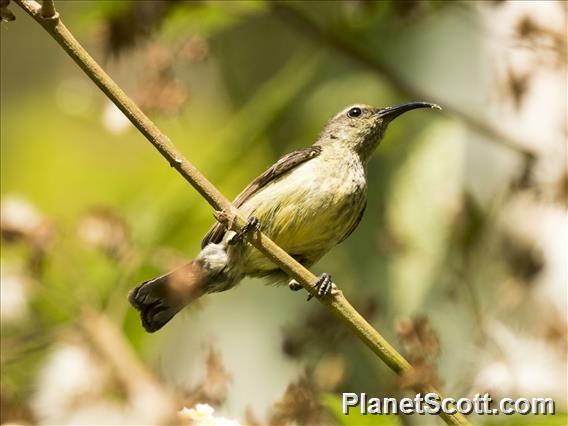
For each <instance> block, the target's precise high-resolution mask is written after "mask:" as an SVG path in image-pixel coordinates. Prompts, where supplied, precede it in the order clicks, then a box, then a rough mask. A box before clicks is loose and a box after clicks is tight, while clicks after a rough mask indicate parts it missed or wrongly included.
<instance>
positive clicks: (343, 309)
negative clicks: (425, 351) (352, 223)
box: [15, 0, 469, 425]
mask: <svg viewBox="0 0 568 426" xmlns="http://www.w3.org/2000/svg"><path fill="white" fill-rule="evenodd" d="M15 3H17V4H18V5H19V6H20V7H22V8H23V9H24V10H25V11H26V12H27V13H28V14H29V15H31V16H32V17H33V18H34V19H35V20H36V21H37V22H38V23H39V24H41V25H42V26H43V28H45V29H46V30H47V32H48V33H49V34H50V35H51V36H52V37H53V38H54V39H55V40H56V41H57V42H58V43H59V44H60V45H61V47H63V49H64V50H65V51H66V52H67V54H68V55H69V56H70V57H71V58H72V59H73V60H74V61H75V62H76V63H77V65H79V67H80V68H81V69H82V70H83V71H84V72H85V74H87V76H88V77H89V78H90V79H91V80H93V82H94V83H95V84H96V85H97V86H98V87H99V88H100V89H101V90H102V91H103V92H104V93H105V94H106V95H107V96H108V98H109V99H110V100H112V102H114V104H115V105H116V106H117V107H118V108H119V109H120V110H121V111H122V112H123V113H124V114H125V115H126V117H128V119H129V120H130V121H131V122H132V124H134V126H136V128H138V130H140V132H141V133H142V134H143V135H144V136H145V137H146V139H148V140H149V141H150V143H152V145H154V147H155V148H156V149H157V150H158V151H159V152H160V154H162V156H163V157H164V158H165V159H166V160H167V161H168V163H169V164H170V165H171V166H172V167H174V168H175V169H176V170H177V171H178V172H179V173H180V174H181V175H182V176H183V177H184V179H185V180H187V181H188V182H189V183H190V184H191V185H192V186H193V187H194V188H195V189H196V190H197V191H198V192H199V193H200V194H201V196H202V197H203V198H205V200H207V202H208V203H209V204H210V205H211V206H212V207H213V208H214V209H215V210H216V217H217V218H218V220H220V221H221V222H223V223H224V224H225V225H226V226H227V227H229V228H231V229H233V230H239V229H241V228H242V227H243V226H244V225H245V224H246V220H245V219H244V218H243V216H241V214H240V213H239V212H238V210H236V209H235V208H234V207H233V206H232V205H231V203H230V202H229V200H227V199H226V198H225V197H224V196H223V195H222V194H221V193H220V192H219V191H218V190H217V188H215V186H213V184H211V182H209V181H208V180H207V179H206V178H205V176H203V175H202V174H201V173H200V172H199V170H197V169H196V168H195V166H193V164H191V163H190V162H189V161H188V160H187V159H186V158H185V157H184V156H183V155H182V154H181V153H180V152H179V151H178V150H177V149H176V148H175V146H174V145H173V144H172V142H171V141H170V139H169V138H168V137H167V136H166V135H164V134H163V133H162V132H161V131H160V130H159V129H158V127H157V126H156V125H155V124H154V123H153V122H152V121H151V120H150V119H149V118H148V117H147V116H146V115H145V114H144V113H143V112H142V111H141V110H140V109H139V108H138V107H137V106H136V104H135V103H134V102H133V101H132V100H131V99H130V98H129V97H128V96H127V95H126V94H125V93H124V92H123V91H122V89H121V88H120V87H119V86H118V85H117V84H116V83H115V82H114V81H113V80H112V79H111V78H110V77H109V76H108V74H106V73H105V71H104V70H103V69H102V68H101V67H100V66H99V65H98V64H97V63H96V62H95V60H94V59H93V58H92V57H91V56H90V55H89V54H88V53H87V51H86V50H85V49H84V48H83V47H82V46H81V44H79V42H78V41H77V40H76V39H75V38H74V37H73V35H72V34H71V33H70V32H69V30H68V29H67V28H66V27H65V26H64V25H63V23H62V22H61V20H60V19H59V20H46V19H43V18H42V17H41V14H40V6H39V5H38V3H37V2H35V1H34V0H15ZM249 240H250V243H251V244H252V245H254V246H255V247H256V248H257V249H258V250H259V251H260V252H262V253H263V254H264V255H265V256H267V257H268V258H269V259H270V260H272V261H273V262H274V263H276V264H277V265H278V266H279V267H280V268H281V269H282V270H283V271H284V272H286V273H287V274H288V275H289V276H291V277H292V278H294V279H296V280H297V281H298V282H300V283H301V284H302V285H303V286H304V288H305V289H306V290H308V291H309V292H310V293H312V294H313V293H315V290H314V288H313V284H314V283H315V282H316V281H317V277H316V276H315V275H313V274H312V273H311V272H310V271H308V270H307V269H306V268H304V267H303V266H302V265H300V264H299V263H298V262H296V261H295V260H294V259H293V258H292V257H291V256H290V255H289V254H287V253H286V252H285V251H284V250H282V249H281V248H280V247H278V246H277V245H276V244H275V243H274V242H273V241H272V240H270V239H269V238H268V237H267V236H266V235H264V234H262V233H260V232H258V233H256V235H254V236H253V237H251V238H250V239H249ZM319 300H320V301H321V302H322V303H323V304H324V305H326V306H327V307H328V308H329V309H330V310H331V311H332V312H333V313H334V314H335V315H337V316H338V317H339V318H340V319H341V320H342V321H343V322H344V323H346V324H347V325H349V327H351V329H352V330H353V331H354V332H355V334H357V336H358V337H359V339H361V340H362V341H363V342H364V343H365V344H366V345H367V346H368V347H369V348H370V349H371V350H372V351H373V352H374V353H375V354H376V355H378V356H379V358H381V359H382V360H383V362H385V363H386V364H387V365H388V366H389V367H390V368H391V369H392V370H393V371H394V372H396V373H397V374H401V375H402V374H411V373H412V371H413V370H412V367H411V365H410V364H409V363H408V361H407V360H406V359H404V357H403V356H402V355H401V354H400V353H398V352H397V351H396V350H395V349H394V348H393V347H392V346H391V345H390V343H389V342H388V341H387V340H386V339H385V338H384V337H383V336H381V335H380V334H379V333H378V332H377V331H376V330H375V329H374V328H373V327H372V326H371V325H370V324H369V323H368V322H367V321H366V320H365V319H364V318H363V317H362V316H361V315H360V314H359V313H358V312H357V311H356V310H355V309H354V308H353V306H351V304H350V303H349V302H348V301H347V299H345V297H344V296H343V294H342V293H341V292H338V293H337V294H335V295H334V296H333V297H326V298H321V299H319ZM420 392H424V393H427V392H435V393H437V394H438V395H440V393H439V392H438V391H436V390H435V389H434V388H433V387H431V386H426V387H424V388H421V389H420ZM440 397H441V398H443V396H441V395H440ZM440 416H441V417H442V418H443V419H444V421H446V423H448V424H456V425H467V424H469V423H468V421H467V420H466V419H465V417H464V416H463V415H461V414H459V413H457V414H445V413H442V412H440Z"/></svg>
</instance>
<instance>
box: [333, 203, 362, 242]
mask: <svg viewBox="0 0 568 426" xmlns="http://www.w3.org/2000/svg"><path fill="white" fill-rule="evenodd" d="M366 208H367V202H365V204H364V205H363V208H362V209H361V212H360V213H359V216H357V219H355V222H353V225H351V228H349V230H348V231H347V232H346V233H345V235H344V236H343V238H341V240H339V243H342V242H343V241H345V239H346V238H347V237H348V236H349V235H351V234H352V233H353V231H355V229H356V228H357V226H358V225H359V223H360V222H361V219H362V218H363V213H365V209H366ZM339 243H337V244H339Z"/></svg>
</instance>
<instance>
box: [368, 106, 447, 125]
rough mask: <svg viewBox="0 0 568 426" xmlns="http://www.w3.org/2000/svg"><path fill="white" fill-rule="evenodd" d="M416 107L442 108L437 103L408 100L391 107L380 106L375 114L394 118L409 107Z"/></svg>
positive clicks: (389, 119)
mask: <svg viewBox="0 0 568 426" xmlns="http://www.w3.org/2000/svg"><path fill="white" fill-rule="evenodd" d="M417 108H432V109H440V110H441V109H442V108H441V107H440V106H439V105H436V104H431V103H430V102H409V103H406V104H402V105H397V106H393V107H387V108H381V109H379V110H378V111H377V115H378V116H379V117H381V118H382V119H386V120H387V121H391V120H394V119H395V118H396V117H398V116H399V115H401V114H404V113H405V112H407V111H410V110H411V109H417Z"/></svg>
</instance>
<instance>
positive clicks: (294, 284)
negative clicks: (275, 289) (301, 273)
mask: <svg viewBox="0 0 568 426" xmlns="http://www.w3.org/2000/svg"><path fill="white" fill-rule="evenodd" d="M288 287H289V288H290V290H292V291H298V290H301V289H303V288H304V286H303V285H302V284H300V283H299V282H298V281H296V280H290V282H289V283H288Z"/></svg>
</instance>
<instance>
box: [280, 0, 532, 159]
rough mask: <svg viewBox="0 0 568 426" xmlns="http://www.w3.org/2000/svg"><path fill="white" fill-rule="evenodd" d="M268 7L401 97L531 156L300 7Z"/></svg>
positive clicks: (523, 144) (518, 143)
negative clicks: (438, 108) (426, 103)
mask: <svg viewBox="0 0 568 426" xmlns="http://www.w3.org/2000/svg"><path fill="white" fill-rule="evenodd" d="M271 7H272V10H273V12H274V13H275V15H276V16H278V17H280V18H282V19H284V20H285V21H286V22H289V23H290V24H292V25H294V26H296V28H298V29H299V30H301V31H303V32H304V33H305V34H307V35H308V36H309V37H311V38H312V39H315V40H316V41H317V42H319V43H320V44H323V45H324V46H327V47H329V48H331V49H333V50H335V51H338V52H340V53H342V54H343V55H345V56H346V57H348V58H350V59H351V60H353V61H355V62H357V63H359V64H360V65H362V66H364V67H366V68H369V69H370V70H372V71H373V72H375V73H377V74H379V75H381V76H382V77H384V78H386V79H387V80H388V81H389V83H390V84H391V85H392V86H393V87H394V88H396V89H397V90H398V91H399V92H400V93H401V94H403V95H404V96H407V97H410V98H416V99H429V100H430V101H431V102H434V103H437V104H440V105H443V107H444V111H445V112H448V113H449V114H451V115H453V116H455V117H458V118H459V119H460V120H462V121H463V122H464V123H465V124H467V125H468V126H469V127H471V128H472V129H475V130H477V131H478V132H480V133H482V134H484V135H486V136H488V137H489V140H490V141H492V142H494V143H497V144H500V145H502V146H505V147H507V148H509V149H511V150H513V151H515V152H518V153H520V154H522V155H524V156H528V157H534V155H535V154H534V152H533V151H532V150H530V149H529V148H526V145H527V144H526V142H522V141H519V140H517V139H515V138H513V137H512V136H510V135H508V134H505V133H503V132H502V131H501V130H499V129H497V128H495V127H493V126H491V125H490V124H488V123H486V122H484V121H483V120H480V119H478V118H477V117H474V116H472V115H470V114H469V113H467V112H466V111H463V110H461V109H460V108H458V107H456V106H455V105H449V104H448V102H446V101H444V100H442V99H436V97H435V96H434V97H433V96H432V95H430V94H428V93H425V92H423V91H422V90H420V89H419V88H417V87H415V86H414V85H412V84H410V83H409V82H408V81H407V80H405V79H404V78H402V77H401V76H399V75H398V74H397V73H395V72H394V71H393V70H392V69H391V68H390V67H389V66H387V65H386V64H384V63H382V62H381V61H380V60H379V59H377V58H376V57H375V56H374V55H372V54H371V53H370V52H369V51H368V50H367V49H366V48H365V47H364V46H361V45H360V44H356V43H353V42H351V41H350V40H349V39H348V38H347V37H346V36H344V35H343V34H342V33H340V32H339V31H335V30H333V29H327V28H323V27H322V26H320V25H319V24H318V23H317V22H316V21H315V20H314V19H312V18H311V17H309V16H308V15H307V14H306V13H304V12H302V11H301V10H300V8H298V7H296V6H294V4H293V3H292V2H285V1H278V2H274V3H271Z"/></svg>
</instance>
